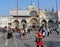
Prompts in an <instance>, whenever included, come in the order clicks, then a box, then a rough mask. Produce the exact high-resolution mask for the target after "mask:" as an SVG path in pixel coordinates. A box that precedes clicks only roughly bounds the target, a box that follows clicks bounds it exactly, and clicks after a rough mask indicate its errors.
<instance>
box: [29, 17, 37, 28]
mask: <svg viewBox="0 0 60 47" xmlns="http://www.w3.org/2000/svg"><path fill="white" fill-rule="evenodd" d="M30 23H31V25H32V27H33V28H35V26H36V25H38V20H37V19H36V18H32V19H31V20H30Z"/></svg>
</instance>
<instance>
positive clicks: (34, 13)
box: [30, 11, 38, 16]
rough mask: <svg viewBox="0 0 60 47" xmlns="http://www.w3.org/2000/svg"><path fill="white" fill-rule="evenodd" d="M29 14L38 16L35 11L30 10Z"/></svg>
mask: <svg viewBox="0 0 60 47" xmlns="http://www.w3.org/2000/svg"><path fill="white" fill-rule="evenodd" d="M30 15H31V16H38V13H37V12H36V11H31V12H30Z"/></svg>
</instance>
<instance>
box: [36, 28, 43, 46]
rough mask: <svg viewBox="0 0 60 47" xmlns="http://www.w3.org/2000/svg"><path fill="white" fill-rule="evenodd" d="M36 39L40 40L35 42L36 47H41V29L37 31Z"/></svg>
mask: <svg viewBox="0 0 60 47" xmlns="http://www.w3.org/2000/svg"><path fill="white" fill-rule="evenodd" d="M37 38H39V39H40V40H39V41H38V42H37V47H39V46H41V47H43V40H42V38H43V34H42V28H40V29H39V31H38V33H37Z"/></svg>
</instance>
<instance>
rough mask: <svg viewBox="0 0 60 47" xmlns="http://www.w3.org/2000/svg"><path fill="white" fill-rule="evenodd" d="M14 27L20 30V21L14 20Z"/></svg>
mask: <svg viewBox="0 0 60 47" xmlns="http://www.w3.org/2000/svg"><path fill="white" fill-rule="evenodd" d="M14 27H15V28H19V21H18V20H14Z"/></svg>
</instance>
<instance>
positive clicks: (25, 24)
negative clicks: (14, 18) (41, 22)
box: [21, 19, 27, 28]
mask: <svg viewBox="0 0 60 47" xmlns="http://www.w3.org/2000/svg"><path fill="white" fill-rule="evenodd" d="M21 24H22V26H23V28H25V27H26V26H27V21H26V20H25V19H22V20H21Z"/></svg>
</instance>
